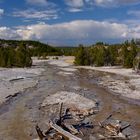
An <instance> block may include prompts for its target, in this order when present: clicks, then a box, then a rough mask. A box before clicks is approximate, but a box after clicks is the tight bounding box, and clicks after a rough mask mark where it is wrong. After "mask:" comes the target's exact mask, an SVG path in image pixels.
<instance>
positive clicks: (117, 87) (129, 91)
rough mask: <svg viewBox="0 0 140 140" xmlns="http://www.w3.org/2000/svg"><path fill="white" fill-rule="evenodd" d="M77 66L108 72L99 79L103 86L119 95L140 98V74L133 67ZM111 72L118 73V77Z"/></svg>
mask: <svg viewBox="0 0 140 140" xmlns="http://www.w3.org/2000/svg"><path fill="white" fill-rule="evenodd" d="M77 68H84V69H90V70H95V71H101V72H107V74H106V75H104V76H101V77H100V79H99V81H98V83H99V84H100V85H101V86H104V87H107V88H108V89H109V90H111V91H112V92H114V93H116V94H118V95H122V96H124V97H127V98H131V99H138V100H139V99H140V75H138V74H136V73H135V72H134V71H133V70H132V69H125V68H121V67H91V66H78V67H77ZM111 73H112V74H116V77H117V75H118V77H117V78H116V77H115V76H112V75H111Z"/></svg>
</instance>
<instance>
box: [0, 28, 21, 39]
mask: <svg viewBox="0 0 140 140" xmlns="http://www.w3.org/2000/svg"><path fill="white" fill-rule="evenodd" d="M0 38H3V39H19V38H20V36H19V35H18V33H17V31H16V30H14V29H11V28H8V27H0Z"/></svg>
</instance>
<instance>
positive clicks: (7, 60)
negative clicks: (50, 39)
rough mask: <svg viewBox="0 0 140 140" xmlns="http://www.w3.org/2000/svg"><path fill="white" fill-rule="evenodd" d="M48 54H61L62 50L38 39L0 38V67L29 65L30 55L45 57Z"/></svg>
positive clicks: (30, 61)
mask: <svg viewBox="0 0 140 140" xmlns="http://www.w3.org/2000/svg"><path fill="white" fill-rule="evenodd" d="M49 55H62V52H61V51H60V50H59V49H57V48H55V47H52V46H50V45H48V44H44V43H41V42H39V41H17V40H0V66H1V67H29V66H31V65H32V59H31V57H32V56H37V57H43V58H46V57H47V56H49Z"/></svg>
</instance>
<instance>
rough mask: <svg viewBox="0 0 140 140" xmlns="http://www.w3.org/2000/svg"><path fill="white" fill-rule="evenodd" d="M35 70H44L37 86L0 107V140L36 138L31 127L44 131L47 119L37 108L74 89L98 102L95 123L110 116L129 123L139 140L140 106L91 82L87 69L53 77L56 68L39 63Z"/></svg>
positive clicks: (55, 73)
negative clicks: (50, 99)
mask: <svg viewBox="0 0 140 140" xmlns="http://www.w3.org/2000/svg"><path fill="white" fill-rule="evenodd" d="M35 67H36V66H35ZM39 67H43V68H45V71H44V72H43V73H42V75H40V76H38V79H39V83H38V85H36V86H35V87H33V88H30V89H27V90H25V91H24V92H22V93H20V94H18V95H17V96H16V97H14V98H11V99H10V100H8V101H7V102H6V103H4V104H3V105H2V106H0V140H32V139H33V138H36V137H37V134H36V131H35V125H36V124H39V125H40V126H41V128H42V129H47V128H46V125H47V123H46V122H47V119H49V118H47V117H48V116H47V115H46V114H47V113H48V114H49V112H47V111H48V110H46V112H45V113H44V111H42V109H41V108H40V105H41V103H42V101H43V100H44V99H45V97H46V96H50V95H51V94H54V93H56V92H58V91H71V92H76V89H75V88H74V87H80V88H81V90H80V91H79V94H81V95H83V96H85V97H87V98H90V99H93V100H94V99H95V98H96V100H98V102H99V105H100V111H99V113H98V114H97V115H96V116H95V117H94V121H95V122H99V121H102V120H104V119H105V117H106V116H108V115H109V114H111V113H113V116H114V117H115V118H116V119H120V120H125V121H127V122H130V123H131V124H132V125H133V127H134V129H135V130H136V131H137V133H138V138H137V140H139V139H140V106H138V105H135V104H132V103H130V102H129V101H127V100H125V99H121V98H120V97H119V96H115V95H113V94H111V93H110V92H108V91H107V90H106V89H104V88H101V87H99V86H98V85H97V84H96V82H95V83H93V82H92V80H93V79H90V77H89V72H88V70H82V69H79V70H77V71H76V72H74V74H73V75H66V76H62V75H58V74H57V72H59V71H60V69H59V68H58V67H56V66H51V65H48V64H47V63H42V64H41V63H40V66H39ZM90 74H91V73H90ZM93 74H94V72H93ZM46 116H47V117H46Z"/></svg>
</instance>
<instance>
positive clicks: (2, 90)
mask: <svg viewBox="0 0 140 140" xmlns="http://www.w3.org/2000/svg"><path fill="white" fill-rule="evenodd" d="M43 71H44V69H42V68H0V104H2V103H3V102H5V101H6V100H7V99H8V97H10V96H13V95H15V94H17V93H19V92H21V91H24V90H25V89H27V88H30V87H33V86H35V85H36V84H37V83H38V80H37V78H36V77H37V76H38V75H40V74H41V73H42V72H43Z"/></svg>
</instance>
